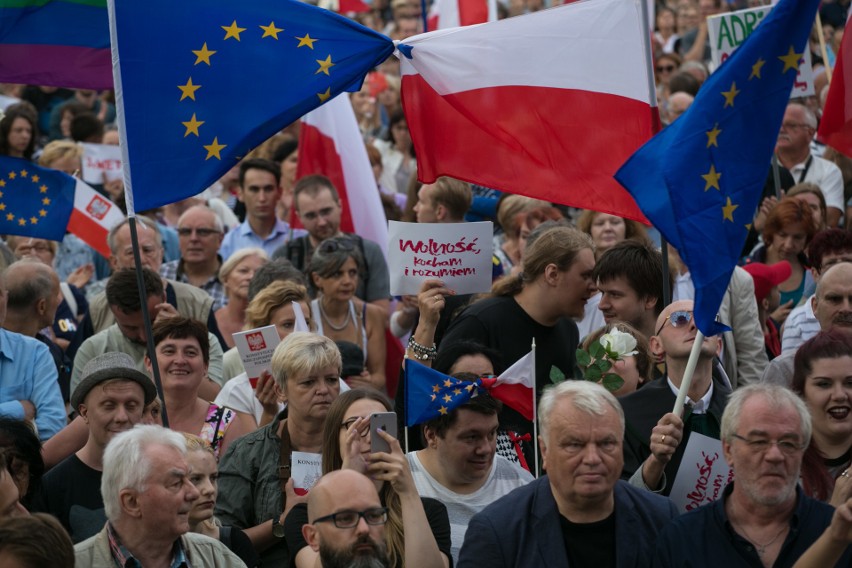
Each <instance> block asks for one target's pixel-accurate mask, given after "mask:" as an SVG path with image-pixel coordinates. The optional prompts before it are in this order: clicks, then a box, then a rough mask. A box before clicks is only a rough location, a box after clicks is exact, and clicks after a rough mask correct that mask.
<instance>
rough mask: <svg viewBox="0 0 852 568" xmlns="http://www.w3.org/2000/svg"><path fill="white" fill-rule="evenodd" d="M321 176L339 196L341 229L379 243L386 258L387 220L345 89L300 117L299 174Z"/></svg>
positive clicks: (297, 176)
mask: <svg viewBox="0 0 852 568" xmlns="http://www.w3.org/2000/svg"><path fill="white" fill-rule="evenodd" d="M309 174H322V175H324V176H326V177H328V178H329V179H330V180H331V183H333V184H334V187H335V188H336V189H337V193H338V194H339V195H340V204H341V206H342V207H343V213H342V215H341V219H340V230H341V231H343V232H345V233H356V234H358V235H359V236H361V237H363V238H365V239H368V240H371V241H373V242H375V243H376V244H378V245H379V246H380V247H381V248H382V251H384V253H385V256H387V246H388V223H387V219H386V218H385V211H384V209H383V208H382V201H381V198H380V197H379V189H378V184H377V183H376V178H375V177H374V176H373V168H372V167H371V166H370V158H369V157H368V156H367V147H366V145H365V143H364V139H363V138H362V137H361V131H360V130H358V121H357V120H356V119H355V113H354V112H353V111H352V104H351V103H350V102H349V95H348V94H346V93H342V94H340V95H338V96H337V97H335V98H334V99H332V100H330V101H328V102H327V103H325V104H324V105H322V106H321V107H319V108H317V109H315V110H313V111H311V112H309V113H308V114H306V115H305V116H304V117H303V118H302V127H301V131H300V133H299V166H298V169H297V171H296V178H297V179H298V178H301V177H304V176H306V175H309Z"/></svg>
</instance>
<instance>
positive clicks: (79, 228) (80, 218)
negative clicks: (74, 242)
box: [68, 209, 110, 258]
mask: <svg viewBox="0 0 852 568" xmlns="http://www.w3.org/2000/svg"><path fill="white" fill-rule="evenodd" d="M68 232H70V233H73V234H74V235H76V236H78V237H80V239H82V240H83V241H84V242H85V243H86V244H87V245H89V246H90V247H92V248H93V249H95V250H96V251H98V252H99V253H101V254H102V255H103V256H104V257H105V258H109V256H110V250H109V247H108V246H107V234H108V233H109V230H108V229H107V228H106V227H104V226H103V225H100V224H99V223H98V222H97V221H95V220H94V219H92V218H91V217H88V216H86V215H85V214H83V213H82V212H81V211H80V210H79V209H74V210H73V211H72V212H71V219H69V221H68Z"/></svg>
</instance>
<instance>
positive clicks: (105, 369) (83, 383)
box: [71, 351, 157, 410]
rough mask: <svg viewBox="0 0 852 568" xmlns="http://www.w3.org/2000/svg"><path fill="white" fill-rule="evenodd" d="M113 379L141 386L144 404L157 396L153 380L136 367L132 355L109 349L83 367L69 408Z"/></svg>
mask: <svg viewBox="0 0 852 568" xmlns="http://www.w3.org/2000/svg"><path fill="white" fill-rule="evenodd" d="M113 379H125V380H128V381H133V382H135V383H137V384H138V385H139V386H141V387H142V390H143V391H144V392H145V405H146V406H147V405H148V404H149V403H150V402H151V401H152V400H154V399H155V398H156V397H157V389H156V387H155V386H154V382H153V381H152V380H151V379H150V378H148V375H146V374H145V373H143V372H142V371H140V370H139V369H137V368H136V364H135V363H134V362H133V357H131V356H130V355H128V354H127V353H121V352H117V351H110V352H108V353H104V354H102V355H98V356H97V357H95V358H94V359H92V360H90V361H89V362H88V363H86V366H85V367H83V373H82V379H81V380H80V384H78V385H77V388H76V389H74V393H73V394H72V395H71V408H73V409H74V410H77V408H79V406H80V405H81V404H82V403H83V401H85V400H86V395H88V394H89V391H91V390H92V389H93V388H94V387H96V386H97V385H99V384H100V383H102V382H104V381H111V380H113Z"/></svg>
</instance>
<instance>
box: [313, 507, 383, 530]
mask: <svg viewBox="0 0 852 568" xmlns="http://www.w3.org/2000/svg"><path fill="white" fill-rule="evenodd" d="M361 518H363V519H364V521H365V522H366V523H367V524H368V525H374V526H375V525H383V524H385V523H386V522H388V509H387V507H374V508H372V509H366V510H364V511H340V512H339V513H332V514H331V515H326V516H324V517H320V518H318V519H314V522H313V523H311V524H313V525H315V524H317V523H324V522H326V521H331V522H333V523H334V526H336V527H337V528H339V529H351V528H353V527H356V526H358V521H359V520H360V519H361Z"/></svg>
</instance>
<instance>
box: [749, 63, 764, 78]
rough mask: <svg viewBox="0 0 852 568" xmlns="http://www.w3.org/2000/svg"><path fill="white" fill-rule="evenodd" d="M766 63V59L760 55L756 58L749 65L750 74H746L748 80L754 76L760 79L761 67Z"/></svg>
mask: <svg viewBox="0 0 852 568" xmlns="http://www.w3.org/2000/svg"><path fill="white" fill-rule="evenodd" d="M765 64H766V60H765V59H763V58H762V57H759V58H758V59H757V62H756V63H755V64H754V65H752V66H751V75H749V76H748V80H749V81H751V80H752V79H754V78H755V77H757V78H758V79H760V70H761V69H763V66H764V65H765Z"/></svg>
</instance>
